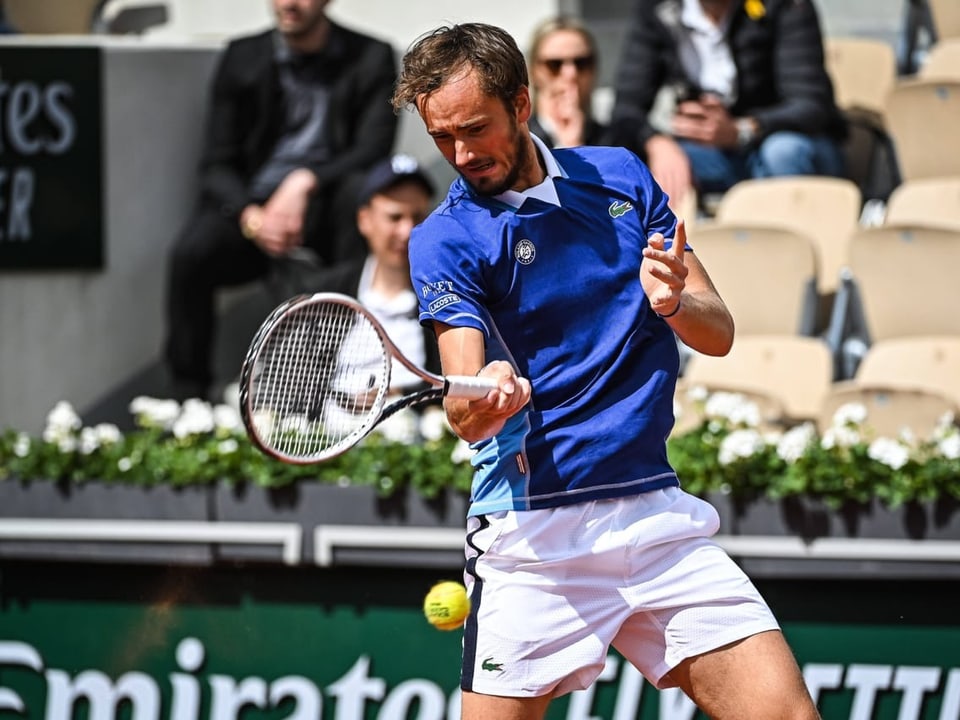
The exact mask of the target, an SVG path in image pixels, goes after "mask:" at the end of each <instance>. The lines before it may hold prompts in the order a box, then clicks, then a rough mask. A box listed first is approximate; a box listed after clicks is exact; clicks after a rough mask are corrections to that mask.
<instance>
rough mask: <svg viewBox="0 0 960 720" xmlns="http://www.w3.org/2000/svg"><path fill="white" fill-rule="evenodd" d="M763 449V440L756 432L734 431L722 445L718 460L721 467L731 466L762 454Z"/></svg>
mask: <svg viewBox="0 0 960 720" xmlns="http://www.w3.org/2000/svg"><path fill="white" fill-rule="evenodd" d="M763 447H764V442H763V438H762V437H761V436H760V433H758V432H757V431H756V430H734V431H733V432H732V433H730V434H729V435H727V436H726V437H725V438H724V439H723V441H722V442H721V443H720V450H719V451H718V454H717V460H718V461H719V462H720V464H721V465H729V464H730V463H732V462H734V461H736V460H739V459H740V458H748V457H750V456H751V455H754V454H756V453H758V452H760V451H761V450H763Z"/></svg>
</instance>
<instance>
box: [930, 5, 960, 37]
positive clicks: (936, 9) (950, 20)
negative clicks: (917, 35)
mask: <svg viewBox="0 0 960 720" xmlns="http://www.w3.org/2000/svg"><path fill="white" fill-rule="evenodd" d="M927 2H928V3H929V4H930V12H931V14H932V15H933V26H934V27H935V28H936V30H937V39H938V42H942V41H943V40H947V39H950V38H956V37H960V3H958V2H957V0H927Z"/></svg>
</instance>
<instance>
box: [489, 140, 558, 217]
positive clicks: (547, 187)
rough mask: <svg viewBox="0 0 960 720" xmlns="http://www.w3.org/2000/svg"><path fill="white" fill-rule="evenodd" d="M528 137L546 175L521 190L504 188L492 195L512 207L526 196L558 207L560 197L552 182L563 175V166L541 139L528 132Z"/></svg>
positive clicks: (520, 202)
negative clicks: (537, 183) (540, 181)
mask: <svg viewBox="0 0 960 720" xmlns="http://www.w3.org/2000/svg"><path fill="white" fill-rule="evenodd" d="M530 139H532V140H533V144H534V146H535V147H536V150H537V152H538V153H539V154H540V158H541V159H542V160H543V167H544V169H545V170H546V172H547V176H546V177H545V178H544V179H543V182H542V183H540V184H539V185H534V186H533V187H530V188H527V189H526V190H524V191H523V192H517V191H516V190H505V191H503V192H502V193H500V194H499V195H494V199H495V200H499V201H500V202H502V203H506V204H507V205H509V206H510V207H512V208H519V207H520V206H521V205H523V201H524V200H526V199H527V198H535V199H537V200H542V201H543V202H545V203H549V204H550V205H556V206H557V207H560V197H559V196H558V195H557V188H556V186H554V184H553V179H554V178H558V177H564V172H563V168H561V167H560V165H559V163H557V159H556V158H555V157H554V156H553V153H552V152H550V149H549V148H548V147H547V145H546V143H544V142H543V140H541V139H540V138H538V137H537V136H536V135H534V134H533V133H530Z"/></svg>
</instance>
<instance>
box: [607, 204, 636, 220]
mask: <svg viewBox="0 0 960 720" xmlns="http://www.w3.org/2000/svg"><path fill="white" fill-rule="evenodd" d="M629 210H633V203H631V202H630V201H629V200H624V201H623V202H620V201H618V200H614V201H613V202H612V203H610V211H609V212H610V217H612V218H618V217H620V216H621V215H625V214H626V213H627V212H628V211H629Z"/></svg>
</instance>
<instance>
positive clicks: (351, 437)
mask: <svg viewBox="0 0 960 720" xmlns="http://www.w3.org/2000/svg"><path fill="white" fill-rule="evenodd" d="M394 361H396V362H399V363H400V364H401V365H403V366H404V367H406V368H407V369H408V370H409V371H410V372H412V373H413V374H414V375H416V376H418V377H420V378H422V379H423V380H424V381H425V382H426V383H427V384H428V385H429V387H428V388H427V389H425V390H420V391H418V392H413V393H410V394H407V395H404V396H402V397H400V398H394V397H392V396H390V395H389V390H390V371H391V367H392V365H393V363H394ZM496 387H497V383H496V381H495V380H492V379H490V378H480V377H471V376H447V377H441V376H439V375H434V374H433V373H431V372H428V371H426V370H424V369H422V368H419V367H417V366H416V365H414V364H413V363H412V362H411V361H410V360H408V359H407V358H405V357H404V356H403V354H402V353H401V352H400V351H399V350H398V349H397V347H396V346H395V345H394V344H393V343H392V342H391V341H390V338H389V337H387V334H386V332H385V331H384V329H383V327H382V326H381V325H380V323H379V322H378V321H377V319H376V318H375V317H374V316H373V315H372V314H371V313H370V312H369V311H368V310H367V309H366V308H364V307H363V306H362V305H361V304H360V303H358V302H357V301H356V300H354V299H353V298H351V297H348V296H346V295H339V294H337V293H317V294H313V295H297V296H296V297H293V298H291V299H289V300H287V301H286V302H284V303H282V304H281V305H279V306H278V307H277V308H276V309H274V311H273V312H272V313H270V315H269V316H268V317H267V319H266V320H264V322H263V324H262V325H261V326H260V328H259V330H258V331H257V333H256V335H254V338H253V340H252V342H251V343H250V349H249V350H248V351H247V355H246V357H245V358H244V360H243V366H242V367H241V369H240V414H241V417H242V418H243V424H244V426H245V427H246V429H247V434H248V435H249V436H250V439H251V440H252V441H253V442H254V443H255V444H256V445H257V446H258V447H259V448H260V449H261V450H263V451H264V452H265V453H267V454H268V455H272V456H273V457H275V458H278V459H279V460H283V461H285V462H289V463H295V464H301V465H305V464H309V463H319V462H323V461H324V460H328V459H330V458H332V457H335V456H337V455H340V454H341V453H343V452H346V451H347V450H349V449H350V448H351V447H353V446H354V445H356V444H357V443H358V442H359V441H360V440H362V439H363V438H364V437H365V436H366V435H367V434H368V433H369V432H370V431H371V430H372V429H373V428H374V427H376V426H377V425H378V424H379V423H381V422H382V421H384V420H386V419H387V418H388V417H390V416H391V415H393V414H394V413H396V412H398V411H399V410H402V409H404V408H407V407H411V406H413V405H420V404H422V403H425V402H430V401H432V400H436V399H438V398H442V397H445V396H450V397H461V398H469V399H478V398H482V397H484V396H485V395H486V394H487V393H488V392H490V390H492V389H494V388H496ZM388 401H389V404H388Z"/></svg>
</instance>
